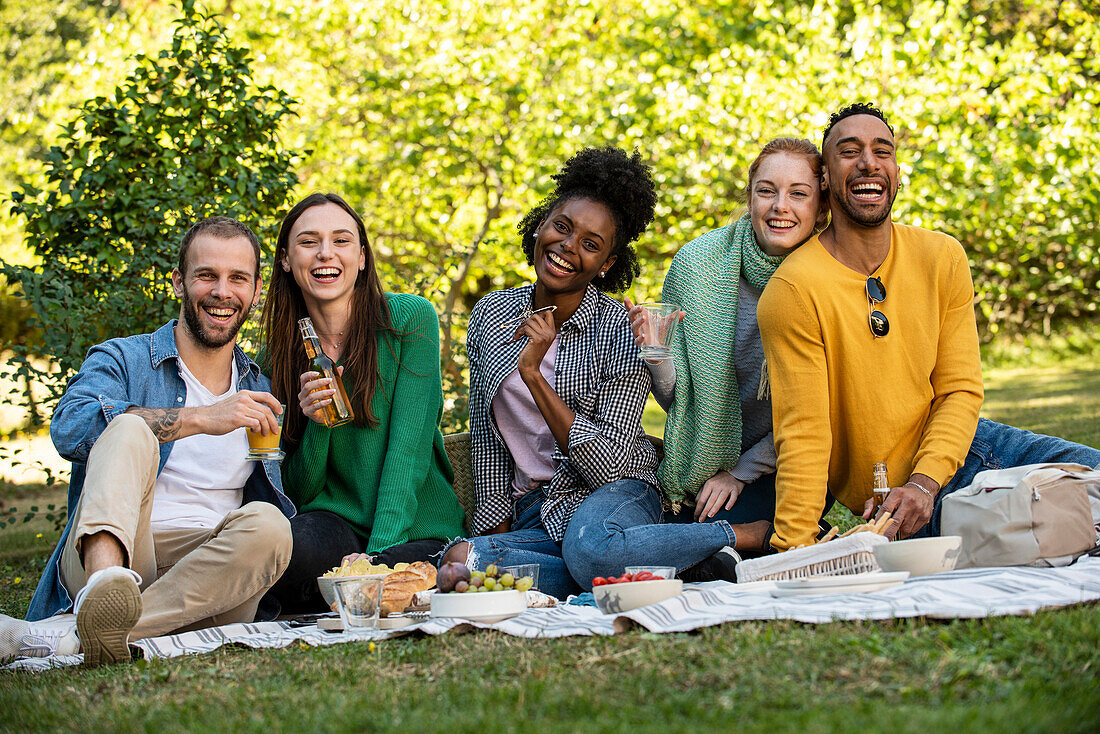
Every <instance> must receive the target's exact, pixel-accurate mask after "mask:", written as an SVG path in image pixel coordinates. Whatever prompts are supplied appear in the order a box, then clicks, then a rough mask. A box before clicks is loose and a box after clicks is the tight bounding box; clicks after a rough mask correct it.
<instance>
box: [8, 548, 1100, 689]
mask: <svg viewBox="0 0 1100 734" xmlns="http://www.w3.org/2000/svg"><path fill="white" fill-rule="evenodd" d="M772 588H774V583H773V582H770V581H758V582H754V583H751V584H729V583H725V582H722V581H713V582H710V583H706V584H688V585H686V586H685V589H684V593H683V594H681V595H680V596H678V597H675V598H673V599H669V600H667V601H664V602H661V603H660V604H654V605H652V606H649V607H644V608H642V609H635V610H634V611H631V612H626V613H625V614H620V615H605V614H602V613H601V612H600V611H599V610H598V609H596V608H595V607H590V606H574V605H570V604H559V605H558V606H556V607H553V608H550V609H528V610H527V611H526V612H524V613H523V614H521V615H519V616H518V617H513V618H511V619H506V620H504V621H501V622H496V623H494V624H483V623H478V622H465V621H462V620H457V619H429V620H427V621H425V622H422V623H420V624H417V625H414V626H411V627H405V628H403V629H400V630H391V631H356V632H323V631H321V630H318V629H317V627H316V626H309V627H291V626H290V625H289V624H288V623H286V622H264V623H258V624H232V625H226V626H224V627H215V628H211V629H206V630H199V631H196V632H186V633H184V634H179V635H170V636H166V637H158V638H155V639H150V640H139V641H138V642H136V643H134V645H135V646H136V647H138V648H140V649H141V651H142V654H143V655H144V656H145V657H146V658H153V657H162V658H169V657H176V656H179V655H185V654H189V653H203V652H210V651H213V650H216V649H218V648H219V647H222V646H224V645H243V646H245V647H252V648H261V647H274V648H284V647H290V646H292V645H311V646H312V645H332V644H337V643H343V642H358V641H366V640H386V639H390V638H393V637H398V636H401V635H407V634H409V633H411V632H419V633H421V634H427V635H442V634H445V633H447V632H451V631H452V630H462V631H466V630H469V629H470V628H471V627H480V628H486V629H495V630H499V631H501V632H504V633H505V634H509V635H514V636H516V637H536V638H550V637H569V636H573V635H613V634H617V633H621V632H624V631H626V630H629V629H631V628H634V627H637V626H640V627H642V628H644V629H646V630H648V631H650V632H686V631H689V630H693V629H699V628H701V627H710V626H713V625H718V624H724V623H727V622H740V621H745V620H753V619H755V620H767V619H790V620H795V621H798V622H805V623H811V624H826V623H829V622H836V621H841V620H860V619H890V618H893V617H931V618H935V619H953V618H973V617H998V616H1008V615H1027V614H1033V613H1035V612H1037V611H1039V610H1040V609H1050V608H1056V607H1064V606H1068V605H1071V604H1080V603H1084V602H1091V601H1096V600H1097V599H1100V558H1083V559H1081V560H1080V561H1078V562H1077V563H1075V564H1074V565H1072V566H1066V567H1063V568H1043V569H1040V568H986V569H977V568H975V569H966V570H961V571H952V572H950V573H942V574H937V575H935V576H922V577H919V578H913V579H910V580H908V581H907V582H905V583H904V584H902V585H900V586H895V587H892V588H889V589H884V590H882V591H877V592H872V593H866V594H830V595H820V596H801V597H782V598H777V597H773V596H772V595H771V589H772ZM80 661H81V656H80V655H68V656H58V657H52V658H23V659H20V660H16V661H15V662H13V663H11V664H9V665H8V666H7V667H6V669H9V670H45V669H48V668H52V667H58V666H65V665H75V664H77V663H79V662H80Z"/></svg>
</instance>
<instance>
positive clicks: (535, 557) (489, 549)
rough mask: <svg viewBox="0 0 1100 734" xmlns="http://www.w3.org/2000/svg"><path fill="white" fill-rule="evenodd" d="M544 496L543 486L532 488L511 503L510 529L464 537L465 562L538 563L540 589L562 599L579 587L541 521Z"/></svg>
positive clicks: (481, 566)
mask: <svg viewBox="0 0 1100 734" xmlns="http://www.w3.org/2000/svg"><path fill="white" fill-rule="evenodd" d="M545 498H546V495H545V493H544V492H543V490H542V489H533V490H531V491H530V492H528V493H527V494H525V495H523V496H522V497H520V498H519V499H517V500H516V501H515V502H514V503H512V529H511V530H510V531H508V532H507V533H497V534H496V535H478V536H475V537H473V538H467V539H466V542H467V543H469V544H470V555H469V556H468V557H467V563H468V564H469V566H470V567H471V568H477V569H484V568H485V567H486V566H488V565H489V564H490V563H497V564H499V565H502V566H519V565H522V564H524V563H537V564H538V565H539V591H542V592H543V593H546V594H550V595H551V596H556V597H557V598H559V599H564V598H566V597H567V596H569V595H570V594H579V593H580V592H581V589H580V587H579V586H577V583H576V582H575V581H574V580H573V577H572V576H570V575H569V569H567V568H566V567H565V561H564V560H562V553H561V544H560V543H558V542H557V541H555V540H554V539H553V538H551V537H550V535H549V534H548V533H547V532H546V526H544V525H543V524H542V516H541V514H540V510H541V509H542V502H543V500H544V499H545Z"/></svg>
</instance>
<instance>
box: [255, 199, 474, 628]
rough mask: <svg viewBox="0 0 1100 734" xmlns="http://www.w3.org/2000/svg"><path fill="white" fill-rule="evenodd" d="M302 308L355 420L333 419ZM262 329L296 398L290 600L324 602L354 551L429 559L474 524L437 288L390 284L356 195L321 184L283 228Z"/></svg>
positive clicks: (279, 588)
mask: <svg viewBox="0 0 1100 734" xmlns="http://www.w3.org/2000/svg"><path fill="white" fill-rule="evenodd" d="M305 316H308V317H310V318H311V319H312V321H313V324H314V328H315V331H316V332H317V335H318V337H319V338H320V341H321V346H322V348H323V349H324V351H325V353H326V354H327V355H328V356H329V358H331V359H332V360H333V361H334V362H335V363H336V364H337V365H338V369H339V370H340V373H341V378H342V380H343V383H344V385H345V387H346V389H347V393H348V395H349V396H350V402H351V404H352V409H353V412H354V415H355V419H354V422H352V423H347V424H344V425H339V426H336V427H332V428H330V427H328V426H327V425H326V424H325V423H324V422H323V421H322V418H321V416H322V415H323V412H322V411H321V409H322V408H324V407H325V406H326V405H328V404H329V403H331V401H332V395H333V394H334V393H335V389H334V385H333V384H332V383H331V381H330V380H329V379H328V378H325V377H322V376H321V375H320V374H318V373H317V372H313V371H311V370H310V368H309V358H308V357H307V356H306V351H305V348H304V346H303V344H302V337H301V335H300V334H299V329H298V320H299V319H301V318H303V317H305ZM263 337H264V350H263V354H262V357H261V360H260V361H261V364H262V365H263V367H264V370H265V371H267V372H268V373H269V374H270V375H271V388H272V393H274V395H275V397H276V398H278V399H279V400H280V401H281V402H283V403H285V404H287V406H288V407H287V410H286V413H285V418H284V425H283V448H284V450H285V451H286V454H287V456H286V459H285V460H284V461H283V465H282V474H283V486H284V488H285V491H286V493H287V495H288V496H289V497H290V498H291V499H292V500H293V501H294V503H295V504H296V505H297V506H298V509H299V514H298V515H297V516H296V517H294V518H293V519H292V520H291V521H290V526H291V531H292V533H293V538H294V551H293V555H292V556H291V560H290V565H289V567H288V568H287V570H286V572H285V573H284V574H283V576H282V578H280V579H279V581H278V582H277V583H276V584H275V586H274V587H273V588H272V590H271V591H270V592H269V596H272V597H274V598H275V599H277V600H278V602H279V603H280V606H281V608H282V611H283V612H308V611H322V610H325V609H326V608H327V605H326V604H325V603H324V601H323V600H322V598H321V596H320V592H319V590H318V588H317V581H316V579H317V577H318V576H320V575H321V574H322V573H324V572H325V571H327V570H329V569H330V568H332V567H333V566H336V565H338V564H339V563H340V561H341V559H343V558H344V557H345V556H355V555H358V554H361V553H365V554H367V555H370V556H372V557H374V558H375V560H376V562H378V563H386V564H389V565H393V564H394V563H396V562H401V561H405V562H411V561H417V560H429V559H430V558H431V557H432V556H433V555H438V553H439V552H440V551H441V550H442V548H443V546H444V544H445V542H446V540H447V539H449V538H454V537H457V536H459V535H461V534H462V532H463V530H462V521H463V513H462V507H461V506H460V505H459V503H458V498H457V497H456V496H455V493H454V489H453V487H452V486H451V482H452V480H453V476H454V474H453V471H452V469H451V464H450V462H449V461H448V460H447V454H446V453H445V452H444V450H443V436H442V434H440V432H439V419H440V417H441V415H442V412H443V389H442V386H441V383H440V371H439V320H438V317H437V316H436V312H435V309H434V308H433V307H432V304H431V303H429V302H428V301H427V300H426V299H424V298H421V297H420V296H416V295H412V294H409V293H389V292H386V291H384V290H383V288H382V283H381V281H380V280H379V278H378V273H377V272H376V271H375V267H374V253H373V252H372V251H371V247H370V243H369V242H368V241H367V233H366V229H365V227H364V226H363V220H362V219H361V218H360V217H359V215H358V214H357V213H356V212H355V210H354V209H352V208H351V207H350V206H349V205H348V203H347V202H346V201H344V200H343V199H342V198H340V197H339V196H337V195H336V194H312V195H310V196H308V197H306V198H305V199H303V200H302V201H300V202H298V204H296V205H295V206H294V207H293V208H292V209H291V210H290V211H289V212H288V213H287V215H286V217H285V218H284V219H283V223H282V226H281V227H280V229H279V237H278V240H277V242H276V245H275V267H274V269H273V273H272V278H271V284H270V286H269V287H268V291H267V300H266V302H265V303H264V311H263ZM291 406H293V407H291ZM266 601H267V603H268V604H270V599H268V600H266Z"/></svg>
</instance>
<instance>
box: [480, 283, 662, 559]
mask: <svg viewBox="0 0 1100 734" xmlns="http://www.w3.org/2000/svg"><path fill="white" fill-rule="evenodd" d="M533 294H534V286H533V285H526V286H522V287H519V288H511V289H509V290H504V291H495V292H493V293H490V294H489V295H487V296H485V297H484V298H482V299H481V300H480V301H478V303H477V305H476V306H474V310H473V313H472V314H471V315H470V325H469V330H468V331H467V334H466V347H467V350H468V352H469V355H470V432H471V443H472V450H473V456H472V460H473V470H474V495H475V499H476V507H475V509H474V517H473V528H472V529H473V531H474V532H475V533H477V534H480V533H484V532H485V531H486V530H489V529H491V528H494V527H496V526H497V525H499V524H500V523H501V522H503V521H504V520H505V519H506V518H509V517H511V511H512V475H513V473H514V472H515V462H514V461H513V460H512V455H511V454H510V453H509V452H508V448H507V446H506V445H505V443H504V438H503V437H502V436H501V434H500V430H499V429H498V428H497V425H496V419H495V418H494V417H493V411H492V405H493V398H494V397H495V396H496V394H497V391H498V390H499V389H500V385H501V383H503V382H504V378H506V377H507V376H508V375H509V374H511V373H512V372H514V371H515V370H516V365H517V362H518V360H519V353H520V352H521V351H522V350H523V347H524V345H525V344H527V340H526V339H520V340H518V341H512V336H513V334H514V329H502V328H500V324H502V323H503V322H505V321H507V320H508V319H511V318H515V317H517V316H519V315H520V314H522V313H523V311H524V309H526V308H527V307H529V306H530V305H531V302H532V297H533ZM649 379H650V378H649V370H647V369H646V368H645V364H644V363H643V362H642V360H641V359H639V358H638V347H637V346H636V345H635V344H634V336H633V334H632V333H631V331H630V322H629V320H628V318H627V314H626V309H624V308H623V307H622V305H621V304H619V303H618V302H616V301H615V300H613V299H612V298H610V297H608V296H606V295H604V294H602V293H600V292H599V291H598V290H596V289H595V288H594V287H592V286H591V285H590V286H588V290H587V291H585V294H584V298H583V300H582V301H581V305H580V307H579V308H577V311H576V313H574V314H573V315H572V316H571V317H570V318H569V319H568V320H567V321H566V322H565V323H564V324H562V328H561V341H560V343H559V346H558V355H557V359H556V361H555V364H554V390H555V391H556V392H557V393H558V395H559V396H560V397H561V399H562V400H563V401H564V402H565V404H566V405H568V406H569V408H570V409H571V410H572V411H573V412H574V413H576V418H575V419H574V420H573V425H572V427H571V428H570V429H569V446H568V447H567V448H568V451H567V452H566V451H562V448H561V447H560V446H558V445H557V444H556V443H555V446H554V454H553V458H554V460H555V461H556V462H557V469H556V471H555V472H554V477H553V478H552V479H551V480H550V483H549V485H548V486H547V488H546V501H545V502H544V503H543V505H542V520H543V523H544V524H545V526H546V530H547V532H548V533H549V534H550V537H552V538H553V539H554V540H557V541H559V542H560V541H561V539H562V537H563V536H564V535H565V529H566V526H568V524H569V519H570V518H571V517H573V512H574V511H575V510H576V509H577V507H578V506H579V505H580V503H581V502H582V501H583V500H584V498H585V497H587V496H588V495H589V494H591V493H592V491H593V490H595V489H596V488H598V487H601V486H603V485H604V484H607V483H608V482H613V481H615V480H617V479H626V478H633V479H641V480H643V481H646V482H649V483H650V484H652V485H653V486H658V484H657V473H656V469H657V453H656V451H655V450H654V449H653V445H652V444H651V443H650V442H649V440H648V439H647V438H646V435H645V432H644V431H643V430H642V410H643V409H644V408H645V401H646V397H647V396H648V395H649ZM535 430H539V431H549V430H550V428H549V426H547V425H546V424H545V423H543V424H542V425H540V426H538V427H535Z"/></svg>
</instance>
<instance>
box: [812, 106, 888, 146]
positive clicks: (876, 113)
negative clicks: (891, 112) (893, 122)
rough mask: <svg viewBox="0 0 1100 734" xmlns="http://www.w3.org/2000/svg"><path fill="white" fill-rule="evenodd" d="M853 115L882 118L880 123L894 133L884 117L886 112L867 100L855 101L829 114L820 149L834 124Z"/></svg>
mask: <svg viewBox="0 0 1100 734" xmlns="http://www.w3.org/2000/svg"><path fill="white" fill-rule="evenodd" d="M853 115H870V116H871V117H877V118H878V119H880V120H882V124H883V125H885V126H886V129H887V130H889V131H890V134H891V135H893V134H894V128H892V127H890V123H889V122H888V121H887V119H886V114H885V113H883V111H882V110H880V109H879V108H878V107H875V106H874V105H873V104H868V103H867V102H856V103H854V104H850V105H848V106H847V107H842V108H841V109H839V110H837V111H836V112H834V113H833V114H831V115H829V124H827V125H826V126H825V132H824V134H822V136H821V150H822V151H824V150H825V141H826V140H828V139H829V133H831V132H832V131H833V128H834V127H836V124H837V123H838V122H840V121H841V120H843V119H844V118H846V117H852V116H853Z"/></svg>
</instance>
